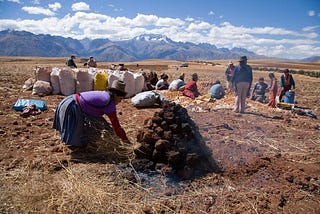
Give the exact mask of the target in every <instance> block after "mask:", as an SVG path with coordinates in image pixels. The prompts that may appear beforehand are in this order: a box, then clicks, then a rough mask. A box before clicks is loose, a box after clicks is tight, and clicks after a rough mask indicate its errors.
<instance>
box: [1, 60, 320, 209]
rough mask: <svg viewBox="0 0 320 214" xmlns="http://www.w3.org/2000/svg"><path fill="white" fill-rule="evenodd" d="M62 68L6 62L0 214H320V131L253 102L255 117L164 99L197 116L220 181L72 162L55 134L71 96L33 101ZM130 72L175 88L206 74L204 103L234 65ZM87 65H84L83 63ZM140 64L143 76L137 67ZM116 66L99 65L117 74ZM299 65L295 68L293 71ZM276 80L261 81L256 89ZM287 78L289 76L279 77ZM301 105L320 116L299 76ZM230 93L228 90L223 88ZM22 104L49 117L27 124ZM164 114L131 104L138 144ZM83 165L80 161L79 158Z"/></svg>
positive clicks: (88, 158)
mask: <svg viewBox="0 0 320 214" xmlns="http://www.w3.org/2000/svg"><path fill="white" fill-rule="evenodd" d="M64 60H65V59H61V58H56V59H55V58H50V59H46V58H4V57H3V58H0V92H1V93H0V97H1V99H0V100H1V104H0V137H1V144H0V154H1V156H0V167H1V172H0V173H1V174H0V192H1V195H0V201H1V202H0V212H1V213H310V214H313V213H314V214H316V213H319V210H320V202H319V201H320V188H319V185H320V122H319V119H314V118H311V117H308V116H305V115H297V114H293V113H291V111H289V110H280V109H270V108H268V107H267V106H266V105H263V104H260V103H256V102H253V101H251V100H250V101H248V103H247V104H248V106H247V107H248V108H247V109H246V113H245V114H236V113H234V112H233V111H232V106H233V102H234V96H233V94H232V93H228V94H227V96H226V98H224V99H222V100H218V101H216V102H210V103H208V102H200V103H198V102H194V101H191V100H189V99H187V98H185V97H181V96H180V95H181V94H179V93H177V92H172V93H169V92H166V93H164V95H165V96H167V97H168V98H170V99H173V100H174V101H175V102H176V103H178V104H180V105H182V106H183V107H185V108H186V109H187V110H188V115H189V116H190V117H191V119H192V120H193V121H194V123H195V124H196V125H197V127H198V132H199V134H200V136H201V140H203V142H205V144H206V145H207V147H208V148H209V149H210V150H211V153H212V154H211V158H212V160H211V161H212V163H213V164H215V166H216V168H215V170H214V171H213V172H211V173H208V174H205V175H203V176H201V177H196V178H195V179H192V180H178V179H174V178H173V177H169V176H167V175H166V174H165V173H163V172H162V173H161V172H158V171H153V172H149V173H142V172H139V171H137V170H136V169H135V168H134V166H133V164H132V162H131V161H122V162H119V161H117V160H116V159H114V158H112V157H111V156H108V155H105V154H101V152H100V153H98V152H97V153H94V152H92V151H82V152H81V153H79V154H75V153H74V152H71V150H69V149H68V148H67V147H66V146H65V145H64V144H63V143H61V141H60V134H59V133H56V132H55V131H54V130H53V129H52V122H53V117H54V110H55V108H56V106H57V105H58V103H59V102H60V101H61V100H62V99H63V98H64V96H62V95H50V96H45V97H38V96H33V95H31V91H23V90H22V86H23V84H24V82H25V81H26V80H27V79H28V78H30V77H34V73H33V68H34V67H35V66H36V65H38V66H63V65H64ZM214 62H215V63H216V65H215V66H212V65H211V64H207V63H201V64H200V63H195V62H190V66H189V67H187V68H178V69H176V68H175V66H174V65H179V64H180V62H176V61H158V60H150V61H144V62H136V63H127V64H126V66H127V67H128V68H129V69H130V70H138V69H141V68H143V69H144V70H146V69H150V70H153V71H156V72H157V73H158V74H160V73H161V72H166V73H168V74H169V81H170V80H172V79H174V78H176V77H177V76H178V75H179V73H180V72H185V74H186V81H188V80H190V77H191V74H192V73H193V72H197V73H198V74H199V78H200V80H199V82H198V87H199V89H200V92H202V93H203V94H205V93H207V91H208V89H209V87H210V86H211V84H212V83H213V82H214V81H215V80H217V79H220V80H223V81H224V79H225V78H224V71H225V69H226V66H225V65H226V64H227V61H214ZM248 63H249V64H254V65H255V66H257V65H259V64H261V66H268V67H273V66H274V67H278V68H281V67H289V66H290V68H292V69H303V68H308V69H310V70H319V68H320V64H319V63H318V64H315V63H313V64H307V63H303V64H296V63H295V64H290V63H288V62H283V63H281V62H276V61H272V62H270V64H268V65H266V62H264V61H250V60H249V61H248ZM78 64H80V63H78ZM137 64H139V67H137ZM108 65H109V64H108V63H99V62H98V66H100V67H101V68H107V67H108ZM293 65H294V66H293ZM260 76H263V77H265V79H268V78H267V77H268V74H267V72H264V71H254V81H257V79H258V78H259V77H260ZM276 77H278V78H279V77H280V73H276ZM294 78H295V81H296V91H295V92H296V101H297V105H298V106H300V107H303V108H309V110H311V111H312V112H313V113H314V114H316V115H318V117H319V115H320V108H319V93H320V91H319V90H320V80H319V79H317V78H311V77H306V76H302V75H294ZM223 83H224V82H223ZM18 98H26V99H28V98H32V99H41V100H44V101H45V102H46V104H47V106H48V109H47V110H46V111H43V112H42V113H41V114H39V115H36V116H30V117H27V118H23V117H21V116H20V113H19V112H16V111H14V110H13V109H12V106H13V105H14V103H15V102H16V100H17V99H18ZM160 110H161V109H160V108H151V109H136V108H135V107H133V105H132V104H131V102H130V99H126V100H124V101H123V102H122V103H120V104H119V105H118V116H119V119H120V123H121V124H122V126H123V128H124V129H125V130H126V131H127V133H128V136H129V138H130V140H131V141H132V142H136V140H137V139H136V137H137V134H138V131H139V130H141V129H142V128H143V127H144V120H145V119H148V118H150V117H152V116H153V114H154V113H155V112H158V111H160ZM75 155H77V156H75Z"/></svg>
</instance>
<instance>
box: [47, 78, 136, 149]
mask: <svg viewBox="0 0 320 214" xmlns="http://www.w3.org/2000/svg"><path fill="white" fill-rule="evenodd" d="M125 96H126V92H125V83H124V82H123V81H120V80H115V81H114V82H113V83H112V86H111V87H110V88H109V89H108V90H107V91H86V92H82V93H78V94H73V95H70V96H68V97H66V98H65V99H63V100H62V101H61V103H60V104H59V105H58V107H57V109H56V111H55V116H54V122H53V128H54V129H56V130H58V131H59V132H60V133H61V140H62V141H63V142H64V143H65V144H67V145H69V146H76V147H84V146H86V145H87V144H88V143H89V139H88V137H87V136H86V134H85V133H86V132H87V131H88V130H87V129H88V123H90V124H95V123H99V122H100V123H101V122H102V123H103V124H104V125H105V127H106V128H109V129H110V126H109V124H108V123H107V121H106V120H105V119H104V118H103V115H104V114H105V115H107V116H108V117H109V119H110V121H111V124H112V127H113V129H114V131H115V133H116V134H117V135H118V136H119V137H120V138H121V140H122V141H123V142H125V143H130V141H129V140H128V138H127V136H126V133H125V131H124V129H123V128H122V127H121V126H120V123H119V120H118V117H117V111H116V105H117V104H119V103H120V102H121V101H122V99H124V97H125Z"/></svg>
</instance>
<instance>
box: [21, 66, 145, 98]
mask: <svg viewBox="0 0 320 214" xmlns="http://www.w3.org/2000/svg"><path fill="white" fill-rule="evenodd" d="M35 79H36V80H35V81H34V80H32V79H28V80H27V81H26V82H25V85H24V87H23V88H24V89H31V88H32V94H33V95H35V94H37V95H40V96H43V95H49V94H62V95H65V96H68V95H71V94H74V93H80V92H83V91H91V90H101V91H104V90H106V89H107V88H108V85H112V82H113V81H114V80H122V81H124V82H125V83H126V88H125V90H126V92H127V97H132V96H134V95H135V94H137V93H139V92H141V91H142V90H143V86H144V77H143V76H142V74H140V73H133V72H131V71H119V70H109V69H97V68H80V69H74V68H73V69H71V68H69V67H63V68H58V67H53V68H50V67H36V69H35Z"/></svg>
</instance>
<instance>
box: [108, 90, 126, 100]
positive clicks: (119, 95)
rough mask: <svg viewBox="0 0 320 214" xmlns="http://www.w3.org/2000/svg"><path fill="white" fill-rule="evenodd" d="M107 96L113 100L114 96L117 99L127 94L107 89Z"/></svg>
mask: <svg viewBox="0 0 320 214" xmlns="http://www.w3.org/2000/svg"><path fill="white" fill-rule="evenodd" d="M109 94H110V96H111V97H112V98H114V96H118V97H125V96H126V95H127V93H125V92H122V91H118V90H114V89H112V88H111V89H109Z"/></svg>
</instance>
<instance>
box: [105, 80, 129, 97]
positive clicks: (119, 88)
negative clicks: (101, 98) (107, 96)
mask: <svg viewBox="0 0 320 214" xmlns="http://www.w3.org/2000/svg"><path fill="white" fill-rule="evenodd" d="M125 87H126V83H125V82H123V81H121V80H115V81H113V83H112V85H111V87H110V88H109V89H108V90H109V91H112V92H115V93H116V94H118V95H119V96H126V95H127V92H126V91H125Z"/></svg>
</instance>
